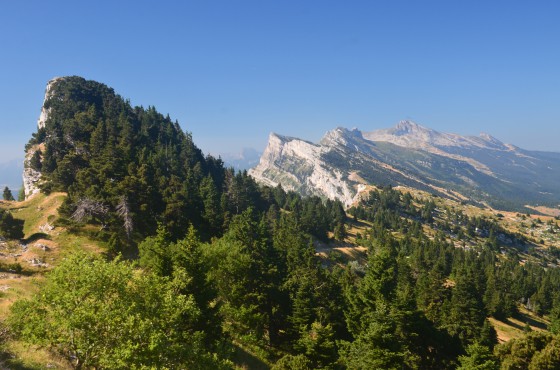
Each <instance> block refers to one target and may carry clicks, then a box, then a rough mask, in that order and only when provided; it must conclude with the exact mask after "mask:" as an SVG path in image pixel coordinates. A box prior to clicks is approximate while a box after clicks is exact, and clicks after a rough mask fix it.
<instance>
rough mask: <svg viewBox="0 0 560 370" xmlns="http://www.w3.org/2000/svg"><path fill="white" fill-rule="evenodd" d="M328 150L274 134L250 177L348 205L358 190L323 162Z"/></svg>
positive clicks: (342, 175)
mask: <svg viewBox="0 0 560 370" xmlns="http://www.w3.org/2000/svg"><path fill="white" fill-rule="evenodd" d="M329 150H331V148H330V147H327V146H322V145H316V144H312V143H309V142H307V141H304V140H300V139H295V138H290V137H284V136H280V135H277V134H274V133H272V134H270V136H269V140H268V146H267V147H266V149H265V151H264V153H263V155H262V156H261V160H260V162H259V164H258V165H257V167H255V168H254V169H251V170H249V175H251V176H252V177H253V178H255V180H257V181H258V182H260V183H262V184H265V185H269V186H277V185H278V184H280V185H282V188H283V189H284V190H293V191H297V192H299V193H302V194H306V195H318V196H321V197H326V198H329V199H338V200H340V201H342V202H343V203H344V204H345V205H346V206H349V205H350V204H351V203H352V200H353V199H354V196H355V195H356V190H355V189H354V188H353V186H352V185H351V184H350V183H349V182H348V180H347V179H344V174H343V173H342V172H341V171H338V170H336V169H333V168H332V167H331V166H329V165H328V164H327V163H325V161H324V160H323V159H322V157H321V155H322V154H325V153H327V152H328V151H329Z"/></svg>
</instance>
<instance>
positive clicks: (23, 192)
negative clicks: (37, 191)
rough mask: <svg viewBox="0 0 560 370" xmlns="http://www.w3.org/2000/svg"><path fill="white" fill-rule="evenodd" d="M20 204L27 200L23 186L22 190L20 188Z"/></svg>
mask: <svg viewBox="0 0 560 370" xmlns="http://www.w3.org/2000/svg"><path fill="white" fill-rule="evenodd" d="M17 200H18V202H23V201H24V200H25V187H24V186H23V184H21V188H19V192H18V199H17Z"/></svg>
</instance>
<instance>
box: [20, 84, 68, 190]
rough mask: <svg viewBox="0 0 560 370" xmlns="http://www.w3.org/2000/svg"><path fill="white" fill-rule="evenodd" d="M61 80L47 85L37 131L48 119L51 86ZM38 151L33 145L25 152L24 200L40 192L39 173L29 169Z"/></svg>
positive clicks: (52, 92) (51, 92)
mask: <svg viewBox="0 0 560 370" xmlns="http://www.w3.org/2000/svg"><path fill="white" fill-rule="evenodd" d="M62 79H63V77H56V78H53V79H52V80H50V81H49V82H48V83H47V87H46V89H45V99H44V100H43V106H42V107H41V114H40V115H39V119H38V120H37V127H38V128H39V129H41V128H45V125H46V122H47V119H48V118H49V113H50V108H46V106H47V102H48V101H49V100H50V99H51V98H52V97H53V94H54V91H53V86H54V85H55V84H56V83H57V82H59V81H61V80H62ZM39 149H40V146H39V145H33V146H31V147H30V148H28V149H27V151H26V152H25V159H24V161H23V188H24V190H25V199H28V198H29V197H31V196H33V195H35V194H37V193H39V191H40V190H39V183H40V182H41V172H39V171H37V170H35V169H33V168H31V158H33V155H34V154H35V152H36V151H37V150H39Z"/></svg>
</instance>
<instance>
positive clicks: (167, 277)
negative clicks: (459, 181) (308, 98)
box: [0, 77, 560, 370]
mask: <svg viewBox="0 0 560 370" xmlns="http://www.w3.org/2000/svg"><path fill="white" fill-rule="evenodd" d="M273 139H274V140H276V147H275V150H276V151H280V152H281V151H285V152H286V153H287V154H290V153H291V154H294V155H292V156H291V157H287V160H286V162H285V163H284V164H285V165H286V166H289V167H293V168H294V169H297V168H302V166H303V170H302V171H301V172H298V171H295V172H296V174H292V175H290V176H287V179H292V180H293V181H295V182H296V183H297V181H300V180H301V179H302V178H304V175H308V174H311V177H312V178H313V179H314V180H313V181H316V182H317V183H321V184H323V185H324V186H325V187H326V188H329V189H330V190H331V191H332V192H333V193H335V194H336V193H338V192H344V191H347V192H348V194H350V192H351V191H352V188H350V187H347V188H344V184H345V181H346V177H345V175H344V174H343V173H341V172H338V171H334V172H332V171H333V170H332V168H321V167H322V166H323V165H324V163H325V162H322V161H323V159H324V156H325V155H331V156H332V155H333V152H332V151H331V150H326V151H325V148H327V147H332V146H333V145H335V143H342V142H344V147H346V148H348V147H349V146H348V145H349V143H350V144H351V145H354V146H355V149H356V150H357V149H359V148H361V149H360V151H359V152H360V153H362V154H364V153H366V151H369V153H374V152H375V153H377V154H378V155H379V156H380V157H381V156H382V153H386V152H387V151H388V150H389V151H391V152H393V153H396V154H395V156H397V154H399V155H400V154H402V153H403V150H404V149H402V148H401V147H399V146H398V145H395V144H393V143H386V142H385V143H383V142H375V143H374V142H368V141H367V140H365V139H363V135H361V134H360V133H359V132H348V131H344V130H342V129H340V130H337V131H336V132H333V133H331V134H329V135H328V136H327V137H325V138H324V140H323V142H322V144H321V145H315V144H312V143H307V142H301V141H299V140H297V139H292V138H286V137H279V136H276V135H275V136H274V138H273ZM437 142H438V143H439V142H440V141H437ZM371 143H373V144H371ZM336 145H338V144H336ZM379 148H383V151H381V149H379ZM26 149H27V161H26V171H27V172H26V176H27V179H28V180H29V181H27V182H26V191H27V200H26V201H24V202H15V201H2V202H0V235H1V236H2V240H1V242H0V244H1V245H0V247H1V248H2V250H1V251H0V253H1V254H0V271H1V279H2V284H4V285H0V286H2V293H1V295H0V298H1V299H2V301H1V304H0V308H1V309H2V311H0V314H1V315H2V319H3V320H2V326H1V327H0V329H2V330H0V335H1V336H0V339H1V340H2V341H1V350H2V357H1V358H0V360H1V361H2V364H3V365H4V366H6V367H8V368H23V369H44V368H60V369H69V368H74V369H93V368H95V369H130V368H189V369H190V368H192V369H209V368H212V369H276V370H278V369H302V370H305V369H363V368H368V369H369V368H383V369H397V368H398V369H403V368H404V369H411V370H412V369H455V368H457V367H458V366H463V368H470V367H468V366H467V365H466V364H467V363H471V364H472V363H477V362H479V361H481V360H484V361H486V362H487V363H491V364H492V366H493V367H492V368H498V366H500V365H501V366H502V367H503V366H506V365H507V364H508V363H512V362H515V363H518V362H519V363H524V364H526V365H527V366H526V367H521V368H528V366H530V368H545V367H548V368H555V366H556V367H557V366H558V365H559V363H558V359H557V358H556V357H554V356H548V354H549V353H554V351H556V350H557V345H558V343H559V339H558V336H557V334H558V333H559V331H560V299H559V297H560V290H559V287H560V269H559V268H558V266H559V262H560V261H559V258H560V248H559V247H560V245H559V238H558V235H560V227H559V225H558V218H554V217H545V216H536V215H531V214H528V213H526V212H524V213H517V212H505V211H500V210H494V209H490V208H488V207H485V208H480V207H477V206H475V205H473V204H469V203H468V202H467V201H466V200H467V199H466V197H465V196H464V195H463V194H461V193H460V192H458V191H457V192H447V191H445V190H444V188H438V187H436V186H434V185H431V184H427V183H423V182H421V179H420V178H419V177H418V178H411V177H410V176H409V175H407V174H406V173H404V172H401V171H400V170H398V169H396V168H394V167H391V166H388V165H387V164H384V163H382V162H381V161H378V162H376V163H377V164H378V169H379V172H378V175H379V176H381V175H383V173H384V172H383V171H389V172H391V173H393V176H394V178H395V179H400V180H402V181H403V182H405V181H408V182H409V183H410V184H411V186H408V187H405V186H399V187H391V186H380V187H376V186H372V185H366V183H365V181H364V179H363V176H366V175H368V174H365V173H364V172H360V171H358V169H359V168H362V169H365V168H366V164H367V163H369V162H367V161H368V159H367V157H366V156H365V154H364V156H363V157H360V158H358V159H352V161H350V162H351V164H352V166H354V168H355V171H354V172H352V174H350V175H349V176H348V178H352V179H353V180H352V181H355V182H362V183H360V184H359V187H358V189H357V190H360V191H359V195H358V196H353V195H352V199H351V202H348V203H347V207H346V209H345V207H344V205H343V204H342V203H341V202H340V201H338V200H334V201H333V200H329V199H324V198H321V197H318V196H313V195H311V194H309V195H307V196H301V195H299V194H297V193H295V192H293V191H288V192H286V191H285V190H284V189H283V187H282V186H274V187H271V186H258V185H257V183H256V182H255V181H254V180H253V179H252V178H251V177H249V176H248V174H247V173H246V172H235V171H234V170H231V169H225V168H224V166H223V163H222V162H221V161H220V160H219V159H215V158H213V157H211V156H207V157H205V156H203V155H202V154H201V152H200V150H199V149H198V148H197V147H196V145H195V144H194V142H193V140H192V137H191V136H190V135H189V134H188V133H183V132H182V131H181V130H180V127H179V125H178V123H177V122H175V123H174V122H172V121H171V119H170V118H169V117H164V116H162V115H161V114H159V113H158V112H157V111H156V110H155V108H153V107H150V108H148V109H144V108H142V107H134V108H133V107H131V106H130V105H129V104H128V102H127V101H126V100H124V99H122V98H121V97H119V96H118V95H116V94H115V93H114V91H113V90H112V89H110V88H109V87H107V86H105V85H103V84H100V83H98V82H94V81H87V80H84V79H82V78H79V77H65V78H58V79H55V80H53V81H51V82H50V83H49V84H48V87H47V91H46V98H45V102H44V104H43V110H42V114H41V117H40V120H39V124H38V130H37V132H36V133H35V134H34V136H33V138H32V139H31V140H30V142H29V143H28V145H27V147H26ZM339 149H340V151H339V152H338V154H339V155H341V157H340V158H341V160H342V158H343V157H342V154H344V153H343V149H344V148H342V147H340V148H339ZM344 150H346V149H344ZM376 151H377V152H376ZM273 154H274V151H268V155H273ZM295 154H297V155H295ZM265 155H267V152H265ZM383 155H385V154H383ZM414 155H416V156H418V157H410V158H409V160H410V163H413V162H414V161H415V160H416V159H418V158H428V159H429V158H432V157H430V155H432V154H429V153H428V152H425V151H417V152H414ZM306 156H307V157H306ZM322 156H323V157H322ZM386 157H387V156H386ZM321 158H323V159H321ZM438 158H439V159H438V160H440V161H441V163H444V164H446V165H451V164H452V163H453V164H454V165H458V164H457V163H458V162H461V163H465V162H464V161H461V160H459V159H452V158H448V157H444V156H439V157H438ZM346 159H347V158H346ZM453 161H455V162H453ZM370 162H371V161H370ZM360 166H362V167H360ZM468 166H470V165H469V164H464V167H463V169H462V171H463V170H464V171H467V169H468V168H473V167H472V166H471V167H468ZM318 169H319V170H318ZM459 170H460V169H458V171H459ZM33 171H34V172H33ZM467 172H468V171H467ZM467 172H465V173H467ZM331 174H334V175H335V179H334V180H333V178H332V177H330V176H331ZM437 174H438V173H437V171H434V172H433V175H434V176H435V175H437ZM29 175H31V176H29ZM368 176H370V178H371V179H373V178H375V176H376V175H375V174H372V173H371V172H370V173H369V175H368ZM488 176H490V175H488ZM271 185H272V183H271ZM420 185H423V186H424V187H425V189H426V190H427V191H425V190H422V189H419V188H421V186H420ZM438 192H439V193H441V194H442V195H445V196H438V195H434V193H438ZM33 193H35V194H33ZM350 195H351V194H350ZM501 342H503V343H501ZM500 343H501V344H500ZM519 348H530V350H527V351H525V350H523V351H522V350H519ZM529 364H530V365H529Z"/></svg>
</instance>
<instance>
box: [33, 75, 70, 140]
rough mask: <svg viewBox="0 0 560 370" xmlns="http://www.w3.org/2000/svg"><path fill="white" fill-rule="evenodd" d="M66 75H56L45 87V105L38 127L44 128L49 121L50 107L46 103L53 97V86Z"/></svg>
mask: <svg viewBox="0 0 560 370" xmlns="http://www.w3.org/2000/svg"><path fill="white" fill-rule="evenodd" d="M63 78H64V77H55V78H53V79H52V80H50V81H49V82H47V87H46V89H45V99H44V100H43V106H42V107H41V114H40V115H39V119H38V120H37V128H39V129H40V128H44V127H45V124H46V122H47V118H49V113H50V108H49V109H46V108H45V103H46V102H47V100H49V99H50V98H51V97H52V87H53V85H55V84H56V83H57V82H58V81H60V80H62V79H63Z"/></svg>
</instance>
